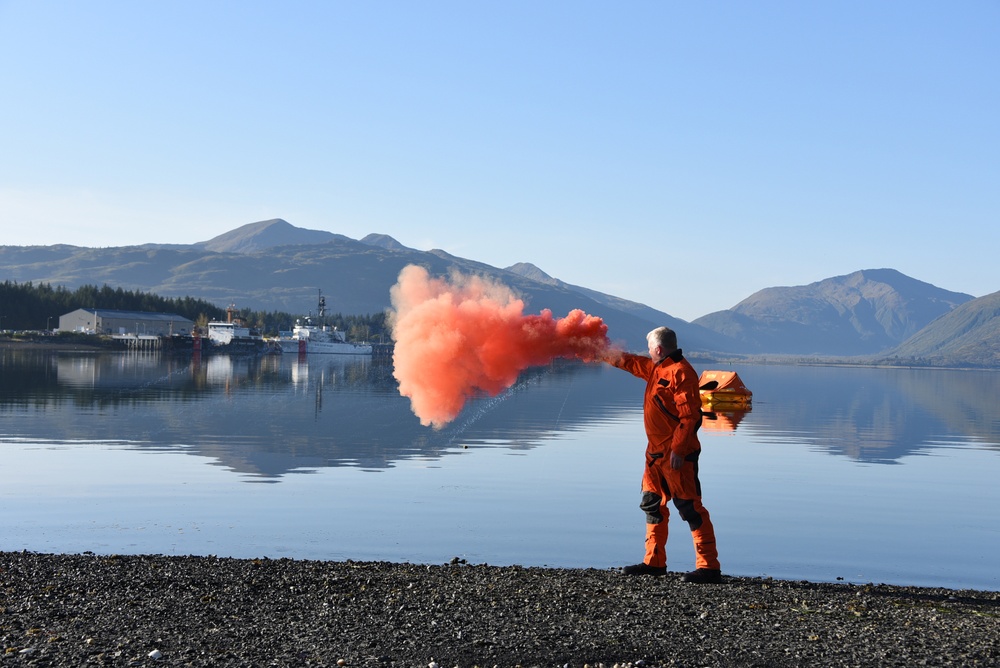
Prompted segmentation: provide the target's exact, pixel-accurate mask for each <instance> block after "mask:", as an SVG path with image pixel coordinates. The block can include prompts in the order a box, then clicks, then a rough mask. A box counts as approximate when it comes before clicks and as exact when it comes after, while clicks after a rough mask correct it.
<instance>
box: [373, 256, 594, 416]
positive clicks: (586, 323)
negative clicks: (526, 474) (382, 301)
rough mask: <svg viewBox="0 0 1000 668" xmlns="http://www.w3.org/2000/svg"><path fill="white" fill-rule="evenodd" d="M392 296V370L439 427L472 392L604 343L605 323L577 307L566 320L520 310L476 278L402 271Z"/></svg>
mask: <svg viewBox="0 0 1000 668" xmlns="http://www.w3.org/2000/svg"><path fill="white" fill-rule="evenodd" d="M390 295H391V297H392V308H393V310H392V312H391V313H390V322H391V323H392V338H393V340H394V341H395V344H396V345H395V352H394V353H393V366H394V370H393V375H394V376H395V377H396V380H398V381H399V392H400V394H402V395H403V396H405V397H409V398H410V405H411V407H412V409H413V412H414V414H416V416H417V417H418V418H420V423H421V424H423V425H425V426H427V425H431V426H434V427H435V428H440V427H443V426H444V425H446V424H447V423H449V422H451V421H452V420H454V419H455V418H456V417H457V416H458V414H459V413H460V412H461V411H462V407H463V406H464V405H465V402H466V400H467V399H469V398H470V397H473V396H476V395H478V394H481V393H486V394H488V395H490V396H495V395H497V394H499V393H500V392H502V391H503V390H505V389H507V388H509V387H510V386H512V385H513V384H514V383H515V382H516V381H517V377H518V374H519V373H520V372H521V371H523V370H525V369H527V368H528V367H531V366H538V365H542V364H548V363H549V362H551V361H552V360H554V359H556V358H557V357H566V358H574V357H575V358H579V359H582V360H584V361H594V360H596V359H598V358H599V357H600V356H601V354H602V353H603V352H604V351H606V350H607V349H608V347H609V346H610V341H609V340H608V336H607V330H608V327H607V325H605V324H604V322H603V321H602V320H601V319H600V318H598V317H596V316H592V315H587V314H586V313H584V312H583V311H581V310H579V309H577V310H573V311H570V312H569V314H568V315H567V316H566V317H565V318H553V317H552V312H551V311H549V310H548V309H546V310H543V311H542V312H541V313H540V314H538V315H525V314H524V313H523V311H524V302H523V301H522V300H520V299H518V298H517V297H516V296H515V295H514V293H513V292H512V291H511V290H510V288H508V287H506V286H504V285H502V284H500V283H495V282H492V281H489V280H487V279H485V278H482V277H479V276H464V275H462V274H459V273H457V272H456V273H453V274H452V275H451V277H450V279H443V278H431V277H430V275H429V274H428V273H427V270H425V269H424V268H422V267H418V266H416V265H409V266H407V267H404V268H403V270H402V271H401V272H400V273H399V280H398V281H397V283H396V285H394V286H393V287H392V290H391V291H390Z"/></svg>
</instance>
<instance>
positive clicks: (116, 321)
mask: <svg viewBox="0 0 1000 668" xmlns="http://www.w3.org/2000/svg"><path fill="white" fill-rule="evenodd" d="M193 328H194V322H193V321H191V320H188V319H187V318H184V317H182V316H179V315H177V314H175V313H154V312H152V311H112V310H110V309H99V308H98V309H86V308H80V309H77V310H75V311H71V312H69V313H67V314H66V315H61V316H59V331H62V332H89V333H91V334H134V335H140V336H170V335H172V334H190V333H191V331H192V329H193Z"/></svg>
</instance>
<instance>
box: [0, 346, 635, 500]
mask: <svg viewBox="0 0 1000 668" xmlns="http://www.w3.org/2000/svg"><path fill="white" fill-rule="evenodd" d="M0 363H3V365H4V366H3V369H4V375H3V380H0V420H3V416H4V414H5V413H10V412H11V411H14V410H16V409H17V407H20V408H21V409H23V408H24V407H25V405H26V404H30V405H31V407H32V408H31V410H30V411H24V410H20V411H19V415H18V419H17V420H16V421H6V422H7V423H9V424H10V426H12V427H16V428H15V429H14V430H9V429H6V428H2V427H0V432H4V433H7V434H10V435H15V436H18V437H23V438H35V439H40V440H42V439H44V440H47V441H60V440H93V441H104V442H121V443H127V444H128V447H133V448H138V449H152V450H170V451H181V452H185V453H188V454H192V455H200V456H206V457H209V458H211V459H212V460H214V461H215V462H217V463H218V464H219V465H222V466H224V467H226V468H229V469H232V470H234V471H237V472H240V473H244V474H247V475H250V476H254V477H257V478H259V479H263V480H267V479H272V480H273V479H276V478H277V477H279V476H281V475H283V474H286V473H290V472H309V471H312V470H315V469H317V468H321V467H327V466H356V467H362V468H365V469H384V468H387V467H391V466H393V465H394V463H396V462H399V461H401V460H407V459H426V460H434V459H437V458H439V457H441V456H443V455H444V454H445V453H447V452H452V453H456V452H461V448H462V446H466V447H477V446H497V445H500V446H502V447H511V448H528V447H533V446H535V445H537V444H538V442H539V441H541V440H544V439H546V438H548V437H550V436H551V435H552V434H556V433H559V432H562V431H572V430H574V429H578V428H581V425H582V424H584V423H588V422H592V421H594V420H606V419H613V416H614V413H615V412H616V411H618V410H620V408H621V407H622V406H624V405H626V404H627V405H629V406H630V407H631V406H632V405H633V404H634V402H635V400H636V394H635V393H636V392H637V391H638V389H637V387H636V386H635V384H634V379H631V378H630V377H628V376H627V375H626V374H616V376H615V377H614V380H613V381H611V382H609V380H608V378H607V377H605V376H602V375H601V373H600V372H601V369H600V368H599V367H593V366H591V367H588V366H584V365H580V364H559V365H553V366H552V367H547V368H544V369H536V370H532V371H531V372H529V373H527V374H525V375H524V376H523V377H522V379H521V381H520V382H519V383H518V384H517V385H516V386H515V387H514V388H512V390H511V391H509V392H507V393H505V394H504V395H502V396H500V397H495V398H483V399H479V400H475V401H472V402H470V404H469V405H468V406H467V408H466V410H465V411H464V412H463V414H462V415H461V416H460V417H459V419H458V420H456V421H455V422H454V423H452V424H451V425H449V426H448V427H446V428H444V429H442V430H440V431H435V430H432V429H429V428H426V427H422V426H421V425H420V424H419V422H418V420H417V419H416V417H414V416H413V414H412V412H411V411H410V406H409V401H408V400H407V399H405V398H403V397H400V396H399V394H398V391H397V388H396V383H395V380H394V379H393V378H392V375H391V373H392V369H391V367H390V366H389V365H387V364H384V363H376V362H372V361H371V360H369V359H357V358H348V357H340V356H321V357H313V358H309V359H308V360H304V361H300V360H298V359H297V358H295V357H294V356H290V355H279V356H270V357H262V358H230V357H228V356H224V355H219V356H211V357H207V358H204V359H202V360H191V359H190V358H188V359H177V358H169V357H159V356H137V355H130V354H116V355H92V356H32V357H24V358H20V359H12V358H9V357H8V358H7V359H6V360H5V361H0ZM618 376H621V378H618ZM16 379H21V381H27V379H31V381H30V382H31V384H33V388H32V390H31V391H30V392H25V391H24V388H25V383H24V382H19V381H18V380H16ZM614 381H618V382H617V383H616V382H614ZM622 381H624V382H622ZM616 387H617V388H619V389H621V390H626V391H625V392H621V393H620V394H622V395H623V396H622V397H621V399H620V401H619V400H616V399H615V396H614V395H615V389H616ZM625 395H627V396H625ZM2 424H4V423H3V422H0V425H2ZM639 436H640V435H638V434H637V438H638V437H639Z"/></svg>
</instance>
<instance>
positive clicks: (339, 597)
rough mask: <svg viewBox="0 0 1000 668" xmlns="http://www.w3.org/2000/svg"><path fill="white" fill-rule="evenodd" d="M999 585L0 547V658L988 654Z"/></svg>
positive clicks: (650, 659)
mask: <svg viewBox="0 0 1000 668" xmlns="http://www.w3.org/2000/svg"><path fill="white" fill-rule="evenodd" d="M998 615H1000V593H998V592H984V591H953V590H945V589H927V588H918V587H899V586H889V585H874V584H868V585H851V584H818V583H810V582H788V581H777V580H770V579H761V578H745V577H726V578H725V581H724V583H723V584H721V585H693V584H687V583H683V582H681V581H680V579H679V577H678V575H677V574H674V573H670V574H668V575H667V576H666V577H661V578H653V577H649V576H641V577H626V576H624V575H622V574H621V572H620V571H617V570H593V569H552V568H522V567H516V566H515V567H495V566H486V565H469V564H465V563H463V562H461V561H459V560H457V559H456V560H453V563H450V564H443V565H416V564H396V563H382V562H353V561H346V562H326V561H298V560H291V559H278V560H272V559H252V560H246V559H229V558H216V557H167V556H104V555H92V554H85V555H50V554H36V553H29V552H16V553H15V552H2V553H0V638H2V641H3V653H2V654H0V665H10V666H21V665H23V666H91V665H95V666H134V665H148V666H152V665H163V666H213V667H218V666H338V665H340V666H343V665H346V666H407V667H409V666H412V667H415V668H417V667H427V666H432V665H435V664H436V665H437V666H440V667H441V668H451V667H452V666H462V667H472V666H485V667H488V666H525V667H527V666H567V665H568V666H578V667H579V666H587V665H589V666H591V667H596V666H601V665H603V666H605V667H607V668H611V667H612V666H615V665H617V666H620V667H621V666H647V667H649V668H653V667H655V666H924V665H926V666H996V665H1000V621H998Z"/></svg>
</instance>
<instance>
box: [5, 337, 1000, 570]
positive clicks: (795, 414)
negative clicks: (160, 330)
mask: <svg viewBox="0 0 1000 668" xmlns="http://www.w3.org/2000/svg"><path fill="white" fill-rule="evenodd" d="M695 366H696V368H698V369H705V368H730V367H728V366H726V367H720V366H717V365H713V364H711V363H706V362H696V364H695ZM734 368H735V370H737V371H739V373H740V375H741V376H742V377H743V378H744V380H745V381H746V383H747V384H748V385H749V386H750V388H751V389H752V390H753V391H754V406H753V410H752V411H751V412H748V413H745V414H742V415H722V414H720V415H717V416H716V417H717V419H715V420H712V421H709V422H707V423H706V426H705V427H704V429H703V431H702V444H703V449H704V452H703V455H702V483H703V487H704V492H705V503H706V505H707V507H708V508H709V510H710V511H711V513H712V516H713V519H714V521H715V523H716V531H717V533H718V536H719V547H720V556H721V558H722V562H723V568H724V569H725V571H726V572H728V573H731V574H734V575H750V576H773V577H777V578H793V579H808V580H814V581H837V580H839V579H841V578H842V579H844V580H846V581H848V582H887V583H894V584H916V585H929V586H948V587H955V588H963V587H971V588H978V589H992V590H997V589H1000V576H998V574H997V568H996V559H997V558H996V555H997V554H1000V519H998V511H1000V486H998V485H997V471H998V470H1000V410H998V405H997V397H1000V374H998V373H995V372H958V371H925V370H905V369H897V370H887V369H855V368H819V367H791V366H737V367H734ZM641 391H642V385H641V383H640V382H639V381H638V380H636V379H634V378H633V377H632V376H630V375H628V374H626V373H624V372H622V371H619V370H617V369H612V368H608V367H603V366H584V365H573V364H567V365H558V366H555V367H552V368H546V369H539V370H536V371H533V372H532V373H529V374H526V375H525V376H524V377H523V378H522V380H521V381H520V382H519V384H518V385H517V386H516V387H515V388H513V389H512V390H511V391H509V392H508V393H506V394H504V395H502V396H500V397H496V398H492V399H483V400H478V401H475V402H473V403H471V404H469V405H468V406H467V407H466V410H465V411H464V413H463V414H462V415H461V416H460V418H459V419H458V420H456V421H455V422H454V423H453V424H451V425H450V426H448V427H447V428H445V429H443V430H441V431H434V430H431V429H428V428H424V427H421V426H420V425H419V423H418V421H417V419H416V418H415V417H414V416H413V415H412V413H411V412H410V410H409V402H408V400H406V399H404V398H402V397H400V396H399V395H398V394H397V392H396V389H395V386H394V384H393V381H392V377H391V369H390V368H388V367H387V366H386V365H379V364H376V363H372V362H371V361H368V360H353V359H348V358H336V357H334V358H329V357H328V358H326V359H323V358H313V359H311V360H309V361H308V362H300V361H298V359H297V358H296V357H294V356H290V355H285V356H276V357H268V358H263V359H253V360H248V359H236V358H229V357H225V356H220V357H211V358H205V359H202V360H200V361H192V360H191V359H190V358H188V359H184V358H170V357H166V356H158V355H149V354H144V355H136V354H124V353H119V354H94V355H59V354H38V353H35V354H26V353H23V352H10V351H0V465H2V467H3V479H2V482H0V550H22V549H24V550H33V551H43V552H83V551H88V550H89V551H93V552H96V553H159V554H215V555H224V556H237V557H257V556H269V557H295V558H311V559H312V558H315V559H334V560H343V559H356V560H390V561H409V562H418V563H444V562H446V561H448V560H450V559H451V558H452V557H456V556H457V557H461V558H464V559H467V560H469V561H470V562H473V563H490V564H498V565H502V564H522V565H526V566H536V565H537V566H540V565H548V566H565V567H597V568H608V567H614V566H621V565H624V564H629V563H635V562H636V561H639V560H640V559H641V556H642V536H643V521H644V520H643V514H642V513H641V511H639V509H638V508H637V503H638V499H639V494H638V486H639V479H640V476H641V469H642V464H643V457H642V453H643V449H644V446H645V441H644V437H643V431H642V418H641V413H640V411H639V404H640V395H641ZM672 527H673V533H672V535H671V538H670V542H669V544H668V555H669V560H670V563H669V567H670V568H671V569H672V570H688V569H689V568H691V567H692V565H693V561H694V556H693V551H692V549H691V541H690V534H689V533H688V531H687V529H686V526H685V525H684V524H683V523H681V522H679V521H677V518H676V514H675V516H674V521H673V522H672Z"/></svg>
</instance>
